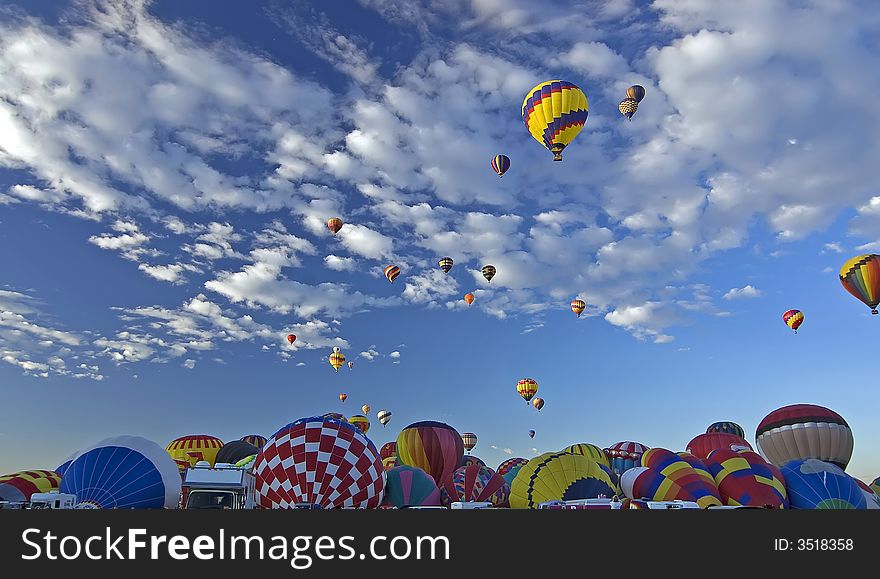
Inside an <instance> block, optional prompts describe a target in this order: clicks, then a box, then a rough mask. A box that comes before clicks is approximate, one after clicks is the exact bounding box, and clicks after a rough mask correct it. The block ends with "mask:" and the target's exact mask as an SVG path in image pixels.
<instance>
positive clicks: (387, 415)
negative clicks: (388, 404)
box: [376, 410, 391, 426]
mask: <svg viewBox="0 0 880 579" xmlns="http://www.w3.org/2000/svg"><path fill="white" fill-rule="evenodd" d="M376 418H378V419H379V422H380V423H381V424H382V426H385V425H386V424H388V421H389V420H391V412H390V411H388V410H380V411H379V412H377V413H376Z"/></svg>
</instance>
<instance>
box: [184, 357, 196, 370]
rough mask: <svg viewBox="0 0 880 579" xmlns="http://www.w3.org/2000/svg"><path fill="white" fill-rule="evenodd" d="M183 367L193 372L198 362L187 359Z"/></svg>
mask: <svg viewBox="0 0 880 579" xmlns="http://www.w3.org/2000/svg"><path fill="white" fill-rule="evenodd" d="M181 366H183V367H184V368H186V369H187V370H192V369H193V368H195V367H196V361H195V360H193V359H192V358H187V359H186V360H184V362H183V364H181Z"/></svg>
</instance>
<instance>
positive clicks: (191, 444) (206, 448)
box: [165, 434, 223, 466]
mask: <svg viewBox="0 0 880 579" xmlns="http://www.w3.org/2000/svg"><path fill="white" fill-rule="evenodd" d="M221 448H223V441H222V440H220V439H219V438H217V437H216V436H210V435H207V434H191V435H189V436H181V437H180V438H175V439H174V440H172V441H171V442H169V443H168V446H166V447H165V450H166V451H167V452H168V454H169V455H171V458H173V459H174V460H176V461H182V462H185V463H188V464H189V465H190V466H195V464H196V463H197V462H200V461H203V460H205V461H208V463H210V464H211V466H214V459H215V458H216V457H217V453H218V452H220V449H221ZM182 462H179V464H182Z"/></svg>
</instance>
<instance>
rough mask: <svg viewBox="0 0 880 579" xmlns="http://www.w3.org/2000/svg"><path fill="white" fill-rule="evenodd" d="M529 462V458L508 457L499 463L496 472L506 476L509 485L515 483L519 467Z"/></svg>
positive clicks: (505, 479)
mask: <svg viewBox="0 0 880 579" xmlns="http://www.w3.org/2000/svg"><path fill="white" fill-rule="evenodd" d="M528 463H529V459H527V458H508V459H507V460H505V461H504V462H502V463H501V464H499V465H498V468H497V469H495V472H497V473H498V474H500V475H501V476H502V477H503V478H504V481H505V482H506V483H507V484H508V485H509V484H511V483H513V479H514V478H515V477H516V474H517V473H518V472H519V469H521V468H522V467H523V465H526V464H528Z"/></svg>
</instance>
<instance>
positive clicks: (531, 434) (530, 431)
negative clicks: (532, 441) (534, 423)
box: [529, 430, 535, 438]
mask: <svg viewBox="0 0 880 579" xmlns="http://www.w3.org/2000/svg"><path fill="white" fill-rule="evenodd" d="M529 438H535V431H534V430H529Z"/></svg>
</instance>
